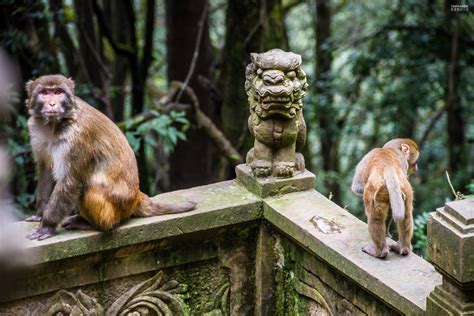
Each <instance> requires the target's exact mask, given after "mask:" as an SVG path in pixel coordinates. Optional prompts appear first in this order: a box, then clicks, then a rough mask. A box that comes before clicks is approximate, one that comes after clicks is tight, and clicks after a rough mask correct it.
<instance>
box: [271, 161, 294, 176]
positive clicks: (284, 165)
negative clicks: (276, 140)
mask: <svg viewBox="0 0 474 316" xmlns="http://www.w3.org/2000/svg"><path fill="white" fill-rule="evenodd" d="M294 171H295V164H293V163H288V162H280V163H276V164H275V167H274V168H273V174H274V175H275V177H278V178H290V177H292V176H293V172H294Z"/></svg>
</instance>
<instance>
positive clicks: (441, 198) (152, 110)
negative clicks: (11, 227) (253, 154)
mask: <svg viewBox="0 0 474 316" xmlns="http://www.w3.org/2000/svg"><path fill="white" fill-rule="evenodd" d="M473 12H474V3H469V2H465V1H464V2H459V1H452V0H421V1H420V0H404V1H402V0H399V1H392V0H378V1H355V0H354V1H350V0H333V1H323V0H228V1H225V0H120V1H114V0H74V1H71V0H69V1H68V0H66V1H64V0H48V1H46V0H44V1H39V0H36V1H35V0H19V1H13V0H0V46H1V47H3V48H4V49H5V50H6V51H8V53H9V54H10V57H11V58H13V60H14V61H15V63H16V66H17V71H18V74H19V76H18V82H20V83H21V85H23V84H24V82H26V81H27V80H28V79H30V78H36V77H38V76H41V75H44V74H50V73H61V74H64V75H66V76H69V77H72V78H73V79H74V80H75V82H76V93H77V95H79V96H80V97H81V98H83V99H85V100H86V101H87V102H89V103H90V104H92V105H93V106H95V107H97V108H98V109H100V110H101V111H102V112H104V113H105V114H106V115H107V116H108V117H110V118H111V119H112V120H113V121H115V122H116V123H117V124H118V125H119V126H120V128H121V129H122V130H123V131H124V133H125V134H126V136H127V139H128V140H129V142H130V144H131V146H132V148H133V149H134V151H135V153H136V155H137V159H138V164H139V169H140V177H141V188H142V190H143V191H145V192H147V193H149V194H151V195H154V194H158V193H160V192H165V191H169V190H176V189H182V188H189V187H192V186H197V185H204V184H208V183H212V182H216V181H222V180H226V179H232V178H233V177H234V173H233V170H234V167H235V165H236V164H238V163H241V162H242V161H244V159H245V154H246V152H247V151H248V150H249V148H251V147H252V138H251V137H250V135H249V132H248V129H247V123H246V122H247V117H248V104H247V96H246V94H245V90H244V81H245V76H244V74H245V66H246V65H247V64H248V63H249V62H250V53H252V52H263V51H265V50H268V49H272V48H281V49H284V50H289V51H293V52H295V53H298V54H301V55H302V58H303V69H304V70H305V71H306V73H307V75H308V83H309V90H308V93H307V95H306V97H305V100H304V115H305V119H306V124H307V126H308V143H307V146H306V147H305V152H304V155H305V157H306V165H307V169H309V170H310V171H312V172H313V173H315V174H316V178H317V184H316V189H317V190H318V191H320V192H322V193H323V194H325V195H326V196H328V197H329V198H330V199H332V200H333V201H334V202H336V203H338V204H339V205H340V206H342V207H344V208H346V209H347V210H348V211H350V212H351V213H353V214H355V215H356V216H358V217H359V218H361V219H363V220H365V217H364V216H365V215H364V212H363V205H362V201H361V199H360V198H359V197H357V196H355V195H354V194H353V193H352V192H351V190H350V183H351V179H352V176H353V173H354V169H355V166H356V164H357V162H358V161H359V160H360V159H361V158H362V156H363V155H364V154H365V153H367V152H368V151H369V150H370V149H371V148H374V147H381V146H382V145H383V144H384V143H385V142H386V141H387V140H389V139H391V138H396V137H409V138H413V139H415V140H416V141H417V142H418V144H419V145H420V148H421V159H420V162H419V169H420V170H419V172H418V173H417V174H416V175H415V176H413V177H412V183H413V185H414V189H415V198H416V204H415V244H414V246H415V251H416V252H417V253H419V254H423V253H424V250H425V248H426V222H427V218H428V217H427V215H428V213H429V212H432V211H434V210H435V209H436V208H437V207H440V206H442V205H443V204H444V203H445V202H446V201H448V200H452V199H455V198H461V197H462V195H464V196H468V195H470V194H474V164H473V162H474V105H473V104H474V85H473V84H472V82H474V68H473V64H474V15H473ZM12 86H13V85H12ZM24 99H25V92H24V91H21V92H19V93H17V94H16V95H13V96H12V98H11V105H12V115H10V119H9V120H7V121H3V122H2V123H1V124H2V129H1V130H0V139H1V141H2V142H4V144H5V145H6V146H7V147H8V150H9V153H10V155H11V157H12V160H13V161H14V167H15V168H14V177H13V180H12V185H11V188H12V191H13V197H14V199H15V203H16V204H17V206H18V207H17V210H18V211H17V212H18V214H17V215H18V218H19V219H21V218H22V217H24V216H25V214H29V213H32V212H34V201H35V199H34V196H35V183H36V179H35V172H34V164H33V160H32V156H31V150H30V147H29V139H28V132H27V128H26V121H27V111H26V108H25V107H24ZM446 172H448V174H449V177H450V181H451V183H452V187H451V186H450V183H449V181H448V179H447V177H446ZM453 190H454V192H453Z"/></svg>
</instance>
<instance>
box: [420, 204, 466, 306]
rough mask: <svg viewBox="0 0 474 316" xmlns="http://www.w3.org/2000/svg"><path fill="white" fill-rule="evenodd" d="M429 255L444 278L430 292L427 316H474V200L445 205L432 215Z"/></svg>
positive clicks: (429, 229)
mask: <svg viewBox="0 0 474 316" xmlns="http://www.w3.org/2000/svg"><path fill="white" fill-rule="evenodd" d="M428 245H429V246H428V256H429V258H430V260H431V262H432V263H433V265H434V266H435V268H436V270H438V272H440V273H441V274H442V275H443V284H442V285H439V286H437V287H436V288H435V289H434V291H433V292H431V293H430V295H429V297H428V300H427V314H428V315H474V199H466V200H460V201H454V202H449V203H446V205H445V206H444V208H440V209H438V210H437V211H436V213H433V214H431V217H430V221H429V223H428Z"/></svg>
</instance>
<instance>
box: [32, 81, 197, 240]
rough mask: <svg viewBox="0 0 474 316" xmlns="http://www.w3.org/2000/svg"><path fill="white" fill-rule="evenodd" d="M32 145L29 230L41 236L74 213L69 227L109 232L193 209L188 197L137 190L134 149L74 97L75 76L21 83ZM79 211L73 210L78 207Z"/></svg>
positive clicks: (49, 233) (107, 121) (110, 124)
mask: <svg viewBox="0 0 474 316" xmlns="http://www.w3.org/2000/svg"><path fill="white" fill-rule="evenodd" d="M26 89H27V92H28V99H27V101H26V106H27V107H28V110H29V114H30V118H29V120H28V128H29V131H30V137H31V148H32V151H33V156H34V158H35V161H36V165H37V170H38V188H37V197H36V203H37V210H38V213H37V215H34V216H32V217H29V218H27V219H26V220H28V221H41V224H40V226H39V228H37V229H35V230H34V231H32V232H30V233H29V234H28V235H27V238H29V239H38V240H42V239H45V238H48V237H51V236H53V235H55V234H56V227H57V226H58V224H60V223H61V222H62V221H63V219H64V218H65V217H66V215H69V214H71V212H72V211H78V214H75V215H72V216H70V217H68V218H67V219H66V220H65V221H64V222H63V226H64V227H65V228H67V229H100V230H103V231H108V230H111V229H113V228H114V227H116V226H117V225H119V224H120V223H121V222H123V221H125V220H127V219H129V218H130V217H131V216H153V215H160V214H170V213H180V212H186V211H189V210H192V209H193V208H194V207H195V205H196V204H195V203H194V202H182V203H177V204H161V203H153V202H152V201H151V200H150V198H149V197H148V196H147V195H146V194H144V193H142V192H140V189H139V180H138V168H137V162H136V159H135V154H134V153H133V150H132V149H131V147H130V145H129V144H128V142H127V139H126V138H125V136H124V135H123V134H122V132H121V131H120V129H119V128H118V127H117V126H116V125H115V124H114V123H113V122H112V121H111V120H110V119H108V118H107V117H106V116H105V115H104V114H102V113H101V112H99V111H98V110H96V109H94V108H93V107H92V106H90V105H89V104H87V103H86V102H85V101H83V100H81V99H80V98H78V97H76V96H75V95H74V82H73V81H72V80H71V79H68V78H66V77H64V76H62V75H48V76H42V77H40V78H38V79H36V80H34V81H29V82H28V83H27V85H26ZM76 213H77V212H76Z"/></svg>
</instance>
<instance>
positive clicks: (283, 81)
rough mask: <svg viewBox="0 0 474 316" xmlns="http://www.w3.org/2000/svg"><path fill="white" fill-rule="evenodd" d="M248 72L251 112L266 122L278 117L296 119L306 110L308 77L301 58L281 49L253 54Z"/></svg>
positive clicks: (247, 86)
mask: <svg viewBox="0 0 474 316" xmlns="http://www.w3.org/2000/svg"><path fill="white" fill-rule="evenodd" d="M251 59H252V63H250V64H249V65H248V66H247V68H246V70H245V79H246V80H245V91H246V92H247V95H248V101H249V105H250V111H251V112H253V113H255V114H256V115H257V116H258V117H260V118H262V119H265V118H270V117H274V116H279V117H282V118H288V119H291V118H294V117H295V116H296V115H297V113H298V111H299V110H301V108H302V107H303V102H302V98H303V96H304V95H305V93H306V89H307V88H308V84H307V83H306V73H305V72H304V71H303V69H301V56H300V55H298V54H294V53H288V52H285V51H283V50H281V49H272V50H269V51H267V52H265V53H261V54H257V53H252V54H251Z"/></svg>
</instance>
